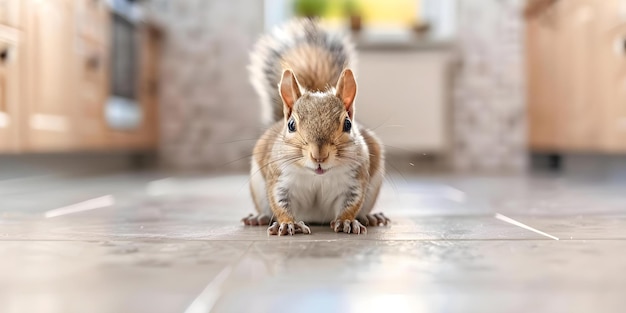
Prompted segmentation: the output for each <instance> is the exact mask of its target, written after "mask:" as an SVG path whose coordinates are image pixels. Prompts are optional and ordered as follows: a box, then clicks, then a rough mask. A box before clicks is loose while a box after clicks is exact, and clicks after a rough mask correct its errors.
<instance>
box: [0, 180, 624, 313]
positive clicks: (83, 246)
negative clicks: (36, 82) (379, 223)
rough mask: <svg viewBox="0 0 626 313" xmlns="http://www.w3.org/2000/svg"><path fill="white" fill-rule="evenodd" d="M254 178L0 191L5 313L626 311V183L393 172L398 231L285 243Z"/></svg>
mask: <svg viewBox="0 0 626 313" xmlns="http://www.w3.org/2000/svg"><path fill="white" fill-rule="evenodd" d="M405 176H406V175H405ZM246 182H247V177H246V176H245V175H233V176H215V177H179V178H175V177H169V178H168V177H167V176H164V175H160V174H141V175H139V174H134V175H133V174H119V175H109V176H97V177H92V176H87V177H80V176H74V177H60V176H40V177H26V178H18V179H8V180H0V312H3V313H13V312H59V313H61V312H62V313H67V312H146V313H157V312H278V311H291V312H376V311H380V312H394V313H398V312H481V313H483V312H624V310H626V181H623V182H622V181H620V180H617V181H602V180H598V179H583V180H581V179H565V178H549V177H543V178H541V177H533V178H529V177H472V176H470V177H462V176H440V177H416V176H411V177H401V176H394V177H390V180H389V182H388V183H387V184H386V187H385V190H384V192H383V194H382V196H381V199H380V203H379V207H380V208H381V209H383V210H384V211H385V212H386V213H387V215H388V216H389V217H390V218H392V219H393V224H392V225H390V226H388V227H382V228H369V233H368V234H367V235H360V236H357V235H345V234H335V233H333V232H331V230H330V228H329V227H314V228H313V234H312V235H298V236H294V237H280V238H279V237H268V236H267V235H266V232H265V228H254V227H244V226H242V225H241V224H240V222H239V219H240V218H241V217H242V216H244V215H246V214H247V213H250V212H252V208H251V202H250V200H249V197H248V188H247V185H246ZM85 201H87V202H85ZM77 203H78V205H75V204H77ZM87 209H89V210H87ZM82 210H84V211H82ZM496 214H501V215H500V216H501V218H500V219H497V218H495V215H496ZM502 216H504V217H505V218H503V217H502ZM506 217H508V218H510V219H512V220H507V219H506ZM516 222H518V223H522V224H521V225H515V223H516ZM525 226H528V227H531V228H534V229H535V230H536V231H534V230H532V229H528V228H524V227H525ZM541 232H543V233H541ZM551 237H558V238H559V239H560V240H558V241H557V240H554V239H552V238H551Z"/></svg>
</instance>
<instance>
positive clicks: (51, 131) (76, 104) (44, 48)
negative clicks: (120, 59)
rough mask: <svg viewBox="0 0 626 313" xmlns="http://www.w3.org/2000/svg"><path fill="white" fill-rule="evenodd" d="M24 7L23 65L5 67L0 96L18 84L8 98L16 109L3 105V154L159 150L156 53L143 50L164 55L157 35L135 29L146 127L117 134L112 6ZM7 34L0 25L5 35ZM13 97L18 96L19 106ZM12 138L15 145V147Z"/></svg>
mask: <svg viewBox="0 0 626 313" xmlns="http://www.w3.org/2000/svg"><path fill="white" fill-rule="evenodd" d="M5 2H6V1H5ZM5 2H3V1H2V0H0V18H2V12H3V11H2V9H1V8H2V6H1V4H3V3H5ZM8 2H11V1H8ZM8 2H7V3H8ZM19 3H21V4H22V6H21V7H22V9H20V12H21V18H20V19H19V21H20V27H21V29H20V30H19V31H17V30H16V32H17V33H18V35H20V36H21V42H20V43H19V46H20V47H21V49H20V51H19V62H15V63H10V64H9V63H7V67H6V70H5V68H4V67H3V68H1V69H0V88H2V89H1V90H0V92H4V91H5V84H6V85H7V86H8V85H9V83H6V82H11V84H14V85H11V88H13V89H16V87H15V86H17V83H19V91H20V92H14V93H12V94H11V95H12V97H13V99H14V100H12V101H13V102H12V103H14V104H12V105H11V106H7V105H5V104H4V102H5V101H4V98H3V99H2V100H0V101H2V103H1V104H0V126H1V125H2V121H3V116H4V117H5V119H9V120H11V123H9V124H8V125H10V126H7V127H5V128H2V127H0V141H1V142H0V152H6V151H9V146H10V147H11V148H10V150H11V151H15V152H25V153H30V152H34V153H40V152H41V153H50V152H83V151H103V150H106V151H120V150H124V151H132V150H146V149H154V148H155V147H156V142H157V140H156V138H157V133H158V131H157V123H156V121H157V111H156V107H157V103H156V95H155V92H156V86H157V85H158V84H157V73H156V71H155V70H156V65H157V63H158V51H147V50H144V49H159V44H158V41H155V38H157V37H158V36H157V37H154V36H151V35H150V34H152V33H154V32H149V31H146V32H145V34H144V31H143V30H142V29H144V28H145V29H146V30H148V29H151V27H148V26H147V25H146V24H145V23H141V22H138V25H146V26H145V27H139V28H138V29H140V30H141V31H140V32H139V33H138V34H137V38H140V43H141V44H140V49H139V50H138V53H139V54H140V57H141V62H140V64H139V65H138V66H137V67H138V68H137V69H134V70H135V71H136V72H137V73H139V74H138V76H139V79H138V83H137V85H138V86H140V87H138V92H137V94H138V97H139V99H138V102H139V105H140V106H141V108H142V112H143V122H142V124H141V125H139V126H138V127H135V128H133V129H127V130H125V131H119V130H115V129H113V127H111V125H109V123H108V122H107V120H106V117H105V114H106V113H105V112H106V106H107V101H108V100H109V99H110V96H111V66H112V65H111V61H112V59H111V58H112V52H111V51H112V46H113V44H114V43H113V42H112V39H111V30H112V14H113V13H112V12H111V7H110V5H111V3H110V2H107V1H105V0H23V1H21V2H19ZM7 7H8V6H7ZM7 16H8V15H7ZM7 20H9V19H8V18H7ZM14 20H17V19H14ZM1 21H2V20H1V19H0V23H1ZM16 25H17V24H16ZM2 31H3V28H2V26H1V25H0V34H2ZM1 41H2V37H0V42H1ZM119 47H123V46H119ZM0 48H1V47H0ZM0 51H2V50H1V49H0ZM0 57H1V55H0ZM13 64H15V65H13ZM5 73H7V74H5ZM10 73H12V74H11V75H9V74H10ZM18 75H19V76H18ZM5 77H12V78H9V79H5ZM16 77H17V79H16ZM7 88H8V87H7ZM16 95H20V96H21V97H20V98H19V99H17V98H16ZM16 108H17V109H19V111H17V110H16ZM9 127H11V128H9ZM9 138H11V140H13V141H12V143H11V144H8V142H9Z"/></svg>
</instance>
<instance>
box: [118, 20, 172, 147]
mask: <svg viewBox="0 0 626 313" xmlns="http://www.w3.org/2000/svg"><path fill="white" fill-rule="evenodd" d="M138 36H139V46H140V55H139V84H138V86H139V87H138V88H139V92H138V103H139V106H140V107H141V112H143V113H142V115H143V118H142V120H141V124H140V126H139V127H138V129H137V130H135V131H134V132H132V133H128V132H125V133H120V132H118V133H116V134H114V141H115V142H116V143H117V144H119V145H121V146H122V147H137V148H144V149H149V148H151V147H156V145H157V143H158V124H157V123H158V99H157V96H158V88H159V83H158V79H159V68H158V65H159V59H160V53H159V52H160V51H161V44H162V37H163V34H162V33H161V31H160V30H159V29H157V28H155V27H152V26H149V25H142V26H141V27H140V28H139V31H138Z"/></svg>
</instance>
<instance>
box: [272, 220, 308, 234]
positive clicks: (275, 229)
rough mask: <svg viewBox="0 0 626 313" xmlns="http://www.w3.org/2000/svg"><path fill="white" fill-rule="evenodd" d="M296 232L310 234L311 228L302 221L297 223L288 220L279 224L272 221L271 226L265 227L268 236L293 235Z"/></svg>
mask: <svg viewBox="0 0 626 313" xmlns="http://www.w3.org/2000/svg"><path fill="white" fill-rule="evenodd" d="M297 233H302V234H310V233H311V229H310V228H309V226H307V225H306V224H305V223H304V222H303V221H300V222H297V223H293V222H290V223H281V224H278V222H274V223H273V224H272V226H270V227H269V228H268V229H267V235H268V236H272V235H274V236H275V235H278V236H286V235H289V236H293V235H294V234H297Z"/></svg>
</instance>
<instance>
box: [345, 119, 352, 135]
mask: <svg viewBox="0 0 626 313" xmlns="http://www.w3.org/2000/svg"><path fill="white" fill-rule="evenodd" d="M350 129H352V122H350V120H349V119H348V118H346V120H345V121H343V131H344V132H345V133H347V132H350Z"/></svg>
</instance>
